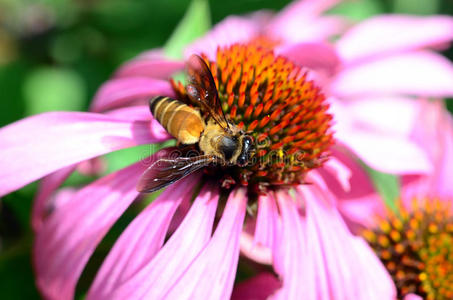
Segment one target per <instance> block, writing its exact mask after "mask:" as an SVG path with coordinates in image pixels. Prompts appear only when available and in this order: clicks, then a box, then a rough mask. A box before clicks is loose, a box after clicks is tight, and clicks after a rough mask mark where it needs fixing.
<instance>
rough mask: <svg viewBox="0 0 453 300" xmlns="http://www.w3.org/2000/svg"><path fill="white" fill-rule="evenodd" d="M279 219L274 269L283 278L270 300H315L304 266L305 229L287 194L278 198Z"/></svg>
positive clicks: (309, 277) (305, 251)
mask: <svg viewBox="0 0 453 300" xmlns="http://www.w3.org/2000/svg"><path fill="white" fill-rule="evenodd" d="M277 202H278V207H279V209H280V213H281V217H282V228H281V229H280V232H279V233H278V241H276V243H275V244H274V249H273V254H274V268H275V270H276V271H277V273H279V275H280V276H281V277H282V278H283V286H282V288H281V289H280V290H279V291H278V292H277V294H276V295H275V297H274V298H272V299H282V300H283V299H301V298H302V297H303V298H304V299H314V298H313V296H312V295H310V293H313V290H312V289H311V287H313V280H314V279H315V278H314V273H311V271H312V270H310V269H309V268H307V266H305V265H304V261H305V259H304V258H305V256H306V253H307V251H308V249H307V244H306V243H305V239H306V236H305V228H304V227H305V226H304V224H303V223H302V219H301V218H300V216H299V213H298V207H297V206H296V204H295V203H294V200H293V199H292V198H291V197H290V196H289V194H287V193H286V192H279V193H278V194H277Z"/></svg>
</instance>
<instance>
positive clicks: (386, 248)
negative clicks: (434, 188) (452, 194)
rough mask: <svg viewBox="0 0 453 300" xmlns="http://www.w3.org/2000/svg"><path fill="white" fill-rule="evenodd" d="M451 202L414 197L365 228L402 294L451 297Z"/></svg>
mask: <svg viewBox="0 0 453 300" xmlns="http://www.w3.org/2000/svg"><path fill="white" fill-rule="evenodd" d="M451 209H452V208H451V204H450V203H449V202H446V201H440V200H438V199H424V200H423V201H419V200H417V199H414V201H413V202H412V205H411V207H409V208H405V207H403V206H402V205H400V210H399V214H396V213H393V212H388V215H387V216H386V217H380V218H379V227H377V228H375V229H373V230H367V231H365V232H364V236H365V238H366V239H367V240H368V242H369V243H370V245H371V246H372V247H373V248H374V250H375V251H376V253H377V255H378V256H379V257H380V259H381V260H382V262H383V263H384V265H385V266H386V268H387V270H388V271H389V273H390V274H391V275H392V277H393V280H394V281H395V283H396V287H397V290H398V296H399V297H400V298H403V297H404V296H405V295H407V294H409V293H415V294H418V295H420V296H422V297H423V298H424V299H430V300H434V299H436V300H443V299H453V236H452V234H453V214H452V210H451Z"/></svg>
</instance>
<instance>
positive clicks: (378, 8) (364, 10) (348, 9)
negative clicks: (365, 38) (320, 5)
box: [329, 0, 384, 21]
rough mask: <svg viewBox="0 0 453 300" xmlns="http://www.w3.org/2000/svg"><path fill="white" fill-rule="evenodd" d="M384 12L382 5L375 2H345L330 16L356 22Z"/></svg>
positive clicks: (333, 10) (331, 12)
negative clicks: (338, 16)
mask: <svg viewBox="0 0 453 300" xmlns="http://www.w3.org/2000/svg"><path fill="white" fill-rule="evenodd" d="M383 12H384V8H383V7H382V3H381V2H378V1H374V0H363V1H345V2H342V3H340V4H339V5H337V6H335V7H334V8H332V9H331V10H330V11H329V14H334V15H343V16H345V17H348V18H350V19H352V20H355V21H362V20H364V19H366V18H369V17H371V16H374V15H377V14H381V13H383Z"/></svg>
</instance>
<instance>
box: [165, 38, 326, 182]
mask: <svg viewBox="0 0 453 300" xmlns="http://www.w3.org/2000/svg"><path fill="white" fill-rule="evenodd" d="M203 58H204V59H205V61H206V62H207V64H208V66H209V67H210V70H211V73H212V75H213V77H214V80H215V84H216V86H217V90H218V93H219V98H220V101H221V103H222V109H223V111H224V113H225V115H226V116H227V118H229V119H230V120H231V122H232V123H234V124H236V125H237V126H238V127H239V128H241V129H242V130H244V131H245V132H247V134H249V135H251V136H252V137H253V138H254V143H255V149H254V152H253V154H252V157H251V161H250V162H249V164H248V165H247V166H246V167H244V168H239V167H233V168H229V169H230V170H231V175H232V177H233V178H234V179H235V180H236V181H238V182H239V183H240V184H242V185H250V184H252V185H254V186H259V189H260V190H262V188H265V187H271V186H278V185H293V184H300V183H303V182H304V175H305V174H306V172H307V171H309V170H311V169H313V168H317V167H319V166H321V165H322V163H323V162H324V161H325V160H326V158H327V151H328V149H329V147H330V146H331V144H332V143H333V137H332V133H331V131H330V126H331V124H330V123H331V120H332V116H331V115H329V114H328V113H326V111H327V110H328V108H329V105H328V104H327V103H326V101H325V96H324V95H323V94H322V93H321V92H320V89H319V88H318V87H317V86H316V85H315V84H314V83H313V82H312V81H309V80H307V74H306V72H304V71H303V70H302V69H301V68H300V67H298V66H295V65H294V64H293V63H292V62H290V61H288V60H287V59H286V58H284V57H282V56H277V55H275V54H274V53H273V52H272V51H271V50H269V48H266V47H260V46H257V44H256V43H250V44H246V45H244V44H234V45H232V46H228V47H223V48H218V49H217V57H216V61H208V60H207V58H206V56H203ZM173 86H174V88H175V90H176V91H177V93H178V94H179V96H180V97H186V92H185V88H184V86H183V85H182V84H173Z"/></svg>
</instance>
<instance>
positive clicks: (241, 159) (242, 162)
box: [237, 156, 247, 167]
mask: <svg viewBox="0 0 453 300" xmlns="http://www.w3.org/2000/svg"><path fill="white" fill-rule="evenodd" d="M237 164H238V166H240V167H242V166H245V165H246V164H247V158H246V157H245V156H239V157H238V159H237Z"/></svg>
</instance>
